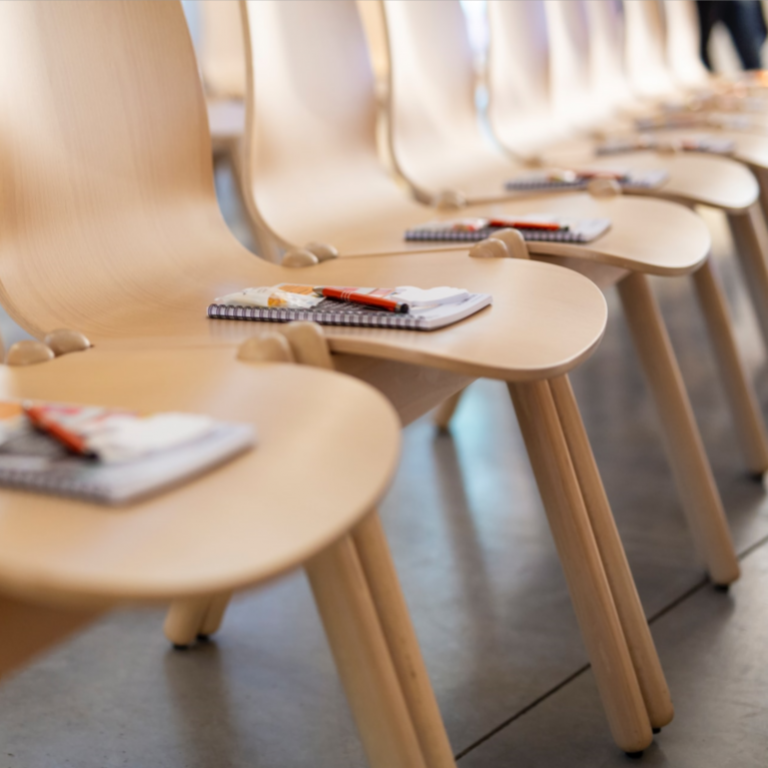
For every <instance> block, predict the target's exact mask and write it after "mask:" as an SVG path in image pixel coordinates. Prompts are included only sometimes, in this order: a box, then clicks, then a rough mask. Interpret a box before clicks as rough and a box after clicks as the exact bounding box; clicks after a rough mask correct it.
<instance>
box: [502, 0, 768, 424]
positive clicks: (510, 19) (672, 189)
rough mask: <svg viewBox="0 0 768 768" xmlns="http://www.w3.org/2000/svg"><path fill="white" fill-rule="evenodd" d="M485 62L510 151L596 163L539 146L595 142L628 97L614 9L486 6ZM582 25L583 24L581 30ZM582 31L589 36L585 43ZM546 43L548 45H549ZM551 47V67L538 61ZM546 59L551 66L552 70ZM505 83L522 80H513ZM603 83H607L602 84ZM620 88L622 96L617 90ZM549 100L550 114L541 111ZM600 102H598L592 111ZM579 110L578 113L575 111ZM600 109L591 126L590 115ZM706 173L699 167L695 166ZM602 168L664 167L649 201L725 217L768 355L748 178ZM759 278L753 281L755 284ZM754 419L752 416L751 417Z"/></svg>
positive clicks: (565, 149) (758, 235) (761, 260)
mask: <svg viewBox="0 0 768 768" xmlns="http://www.w3.org/2000/svg"><path fill="white" fill-rule="evenodd" d="M489 15H490V28H491V55H490V63H489V77H488V82H489V117H490V122H491V125H492V126H493V129H494V132H495V134H496V136H497V138H498V139H499V141H500V142H501V143H503V144H504V146H506V147H507V148H508V149H509V150H510V151H512V152H516V153H518V154H520V153H532V152H534V153H536V154H537V155H538V156H540V157H543V158H545V159H546V160H547V161H550V162H552V163H555V164H564V165H575V166H579V165H587V164H590V163H592V162H594V161H595V158H594V141H592V140H589V139H581V140H574V139H571V140H570V141H564V142H559V143H556V142H555V143H546V125H547V124H548V123H557V124H570V125H572V126H574V127H576V126H578V127H579V128H580V129H582V130H591V131H592V132H593V133H600V132H601V131H603V129H604V128H605V125H604V123H603V122H601V121H602V120H603V119H604V116H605V113H606V112H609V113H610V112H613V114H616V111H617V110H618V109H619V108H620V105H621V104H622V103H623V102H622V101H621V99H620V98H617V96H616V94H620V93H621V92H622V89H624V90H628V84H627V82H626V79H624V78H623V77H622V76H621V75H620V74H619V73H620V72H621V71H622V63H621V54H622V50H623V47H622V46H621V45H620V43H619V44H616V41H617V40H619V41H620V36H621V30H622V24H621V20H620V18H619V17H618V16H617V14H616V5H615V4H613V3H604V2H586V3H585V2H582V0H550V2H547V3H544V2H541V0H534V1H532V2H522V3H506V2H503V1H501V0H491V2H490V4H489ZM588 21H589V24H588V23H587V22H588ZM528 29H535V30H536V41H537V45H536V56H533V55H530V52H529V49H528V48H526V47H525V46H524V45H522V44H521V40H522V39H523V38H525V37H526V30H528ZM590 31H593V32H594V34H592V35H591V36H590ZM548 33H549V35H551V38H552V39H551V45H549V38H548ZM548 47H550V54H551V56H550V57H547V56H546V51H547V48H548ZM550 59H551V62H550ZM510 73H520V74H512V75H510ZM528 73H530V75H531V77H532V78H533V79H534V81H535V82H536V84H537V90H540V92H541V94H543V96H540V97H539V100H540V105H539V107H538V110H537V112H536V113H535V114H534V115H530V116H528V117H527V119H526V113H525V105H526V103H528V101H529V95H528V89H527V88H526V87H525V85H524V83H525V81H526V79H527V76H528ZM608 73H610V74H608ZM622 82H623V83H624V86H622ZM547 94H548V95H549V104H550V108H549V113H548V115H547V113H546V112H545V106H544V103H543V102H544V101H545V100H546V98H547ZM600 94H604V96H603V103H600V101H601V100H600ZM580 104H583V105H586V110H587V111H586V112H584V111H583V109H582V107H580V106H579V105H580ZM592 104H598V108H597V109H596V110H595V113H594V119H593V121H592V122H591V123H590V122H589V114H590V113H589V107H590V105H592ZM518 122H522V123H523V124H524V125H525V126H526V128H525V131H526V132H527V134H528V135H530V136H534V135H536V134H537V133H538V134H539V135H540V136H543V137H545V141H539V142H537V143H536V144H533V143H532V142H531V141H530V140H528V141H527V142H526V143H524V144H517V143H516V139H518V138H520V139H524V138H525V137H524V135H523V133H521V132H519V131H518V130H517V129H516V125H517V123H518ZM705 159H706V161H707V162H706V163H704V164H702V160H705ZM604 162H605V164H607V165H611V164H612V165H615V166H625V165H627V166H628V167H634V168H637V167H640V168H642V167H653V166H656V167H659V166H660V165H664V166H666V167H667V168H668V169H670V170H672V173H671V177H670V179H669V181H668V182H667V183H666V184H665V185H664V187H662V188H661V189H660V190H657V191H654V192H653V194H654V195H657V196H659V197H667V198H668V199H670V200H676V201H678V202H681V203H683V204H685V205H688V206H694V205H707V206H710V207H713V208H718V209H720V210H722V211H723V212H724V213H725V214H726V215H727V216H728V221H729V224H730V226H731V230H732V231H733V233H734V239H735V240H736V242H737V243H738V245H739V248H738V250H737V253H738V256H739V257H740V262H741V264H742V267H743V269H744V271H745V274H746V276H747V279H748V282H749V283H750V288H751V293H752V297H753V300H754V305H755V310H756V312H757V315H758V318H759V319H760V320H761V328H762V330H763V333H764V338H765V341H766V344H767V345H768V314H766V310H768V261H767V260H766V253H767V252H766V245H768V238H767V237H766V230H765V225H764V222H763V221H762V216H761V215H760V213H759V211H758V204H757V202H756V200H757V197H758V187H757V185H756V184H755V181H754V179H753V178H752V176H751V174H749V175H746V176H745V174H744V171H745V170H746V169H743V168H741V169H740V168H738V167H737V166H736V164H735V163H733V162H732V161H730V162H729V161H724V160H722V159H717V158H712V157H709V158H704V157H703V156H701V155H693V156H690V155H688V156H683V155H678V156H675V157H671V158H670V157H666V156H659V155H658V154H657V153H654V152H644V153H625V154H622V155H618V156H610V157H609V158H606V160H605V161H604ZM754 278H757V279H754ZM755 417H756V418H757V419H759V418H760V417H759V416H757V412H755Z"/></svg>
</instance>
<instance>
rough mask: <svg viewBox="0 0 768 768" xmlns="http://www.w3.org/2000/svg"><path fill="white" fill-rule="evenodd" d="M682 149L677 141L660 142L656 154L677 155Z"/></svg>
mask: <svg viewBox="0 0 768 768" xmlns="http://www.w3.org/2000/svg"><path fill="white" fill-rule="evenodd" d="M681 149H682V147H681V146H680V144H679V142H677V141H660V142H659V143H658V144H657V145H656V153H657V154H659V155H665V156H668V155H676V154H678V153H679V152H680V151H681Z"/></svg>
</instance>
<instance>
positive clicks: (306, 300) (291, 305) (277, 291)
mask: <svg viewBox="0 0 768 768" xmlns="http://www.w3.org/2000/svg"><path fill="white" fill-rule="evenodd" d="M310 291H311V289H310ZM321 301H322V297H319V296H315V295H314V294H313V293H311V292H310V293H307V294H304V293H297V292H295V291H286V290H283V289H282V287H280V286H277V285H273V286H267V287H261V288H246V289H245V290H244V291H237V292H236V293H228V294H227V295H226V296H221V297H220V298H218V299H214V304H226V305H228V306H232V307H261V308H263V309H312V308H313V307H316V306H317V305H318V304H319V303H320V302H321Z"/></svg>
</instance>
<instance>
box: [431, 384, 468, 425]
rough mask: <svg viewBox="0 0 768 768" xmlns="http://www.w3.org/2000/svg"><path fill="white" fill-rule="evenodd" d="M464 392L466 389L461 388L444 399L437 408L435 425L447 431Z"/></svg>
mask: <svg viewBox="0 0 768 768" xmlns="http://www.w3.org/2000/svg"><path fill="white" fill-rule="evenodd" d="M463 394H464V390H463V389H460V390H459V391H458V392H457V393H456V394H455V395H451V396H450V397H449V398H447V399H446V400H444V401H443V402H442V403H441V404H440V405H439V406H438V407H437V408H436V409H435V415H434V417H433V418H434V422H435V426H436V427H437V428H438V429H439V430H440V431H441V432H447V431H448V429H449V428H450V426H451V419H452V418H453V414H454V413H456V409H457V408H458V407H459V401H460V400H461V396H462V395H463Z"/></svg>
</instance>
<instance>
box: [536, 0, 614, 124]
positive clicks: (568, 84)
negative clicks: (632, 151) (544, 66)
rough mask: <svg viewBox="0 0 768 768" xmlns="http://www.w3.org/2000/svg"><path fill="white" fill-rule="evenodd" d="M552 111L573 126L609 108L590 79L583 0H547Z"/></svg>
mask: <svg viewBox="0 0 768 768" xmlns="http://www.w3.org/2000/svg"><path fill="white" fill-rule="evenodd" d="M544 5H545V7H546V9H547V22H548V25H549V35H550V40H551V46H550V48H551V57H552V95H553V105H554V109H555V114H556V115H557V116H558V117H560V118H561V119H564V120H566V121H568V122H571V123H572V124H574V125H575V126H583V125H590V126H591V125H593V124H594V123H595V121H596V120H599V119H600V117H601V116H602V115H607V114H608V113H609V112H610V104H609V103H608V102H607V101H606V98H605V95H604V94H602V93H601V92H600V91H599V90H598V89H597V88H594V87H593V82H592V57H591V52H590V48H591V40H590V27H589V24H590V19H589V13H588V9H587V7H586V4H585V3H584V2H582V0H546V2H545V3H544Z"/></svg>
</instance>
